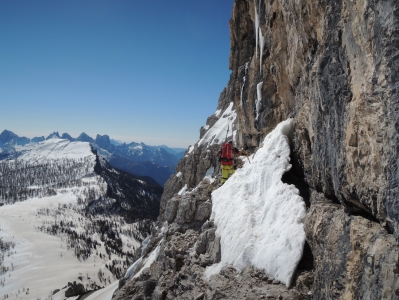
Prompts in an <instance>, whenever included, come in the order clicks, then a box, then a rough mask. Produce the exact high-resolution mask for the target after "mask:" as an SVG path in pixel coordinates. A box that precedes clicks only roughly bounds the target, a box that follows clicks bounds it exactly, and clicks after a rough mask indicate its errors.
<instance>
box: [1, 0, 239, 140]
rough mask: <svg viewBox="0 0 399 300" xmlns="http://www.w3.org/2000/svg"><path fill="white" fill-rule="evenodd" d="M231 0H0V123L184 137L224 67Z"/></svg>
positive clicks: (36, 131)
mask: <svg viewBox="0 0 399 300" xmlns="http://www.w3.org/2000/svg"><path fill="white" fill-rule="evenodd" d="M232 7H233V0H189V1H188V0H169V1H165V0H113V1H110V0H108V1H105V0H84V1H83V0H37V1H31V0H3V1H0V41H1V44H0V105H1V106H0V109H1V117H0V132H1V131H2V130H4V129H8V130H11V131H13V132H14V133H16V134H18V135H24V136H28V137H33V136H41V135H48V134H49V133H51V132H53V131H59V132H60V134H61V133H63V132H68V133H69V134H71V135H72V136H75V137H76V136H78V135H79V134H80V133H81V132H86V133H87V134H89V135H91V136H93V137H95V135H96V134H97V133H98V134H108V135H110V136H111V138H115V139H119V140H122V141H136V142H144V143H147V144H149V145H160V144H166V145H168V146H170V147H187V146H188V145H190V144H193V143H195V142H196V141H197V140H198V138H199V129H200V127H201V126H203V125H205V122H206V118H207V117H208V116H209V115H211V114H212V113H213V112H214V111H215V109H216V106H217V100H218V98H219V95H220V93H221V92H222V90H223V88H224V87H225V86H226V85H227V81H228V79H229V76H230V71H229V70H228V58H229V51H230V38H229V26H228V23H229V20H230V18H231V11H232Z"/></svg>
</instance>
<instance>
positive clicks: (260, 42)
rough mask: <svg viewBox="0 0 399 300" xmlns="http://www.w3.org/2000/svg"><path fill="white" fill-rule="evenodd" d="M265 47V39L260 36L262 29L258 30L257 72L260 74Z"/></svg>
mask: <svg viewBox="0 0 399 300" xmlns="http://www.w3.org/2000/svg"><path fill="white" fill-rule="evenodd" d="M264 47H265V37H264V36H263V34H262V29H261V28H259V50H260V51H259V52H260V57H259V72H260V73H262V57H263V48H264Z"/></svg>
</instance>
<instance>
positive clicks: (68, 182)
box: [0, 137, 162, 300]
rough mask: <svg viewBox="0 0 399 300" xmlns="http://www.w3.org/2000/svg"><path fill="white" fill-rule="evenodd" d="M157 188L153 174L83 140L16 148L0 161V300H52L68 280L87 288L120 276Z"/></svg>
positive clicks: (142, 233) (145, 226)
mask: <svg viewBox="0 0 399 300" xmlns="http://www.w3.org/2000/svg"><path fill="white" fill-rule="evenodd" d="M161 193H162V188H161V187H160V186H159V185H158V184H156V183H155V182H154V181H153V180H147V179H146V178H141V177H135V176H133V175H130V174H127V173H124V172H122V171H119V170H116V169H114V168H112V167H110V166H109V165H108V163H107V162H106V161H105V160H104V159H103V158H102V157H99V156H97V155H96V154H95V153H93V151H92V148H91V145H90V144H89V143H87V142H79V141H75V142H70V141H68V140H64V139H59V138H57V137H53V138H51V139H49V140H46V141H43V142H40V143H34V144H28V145H24V146H22V147H20V148H19V149H18V151H15V152H13V155H12V156H8V158H7V159H5V160H1V161H0V202H3V203H5V205H3V206H0V290H1V292H2V293H0V299H1V300H3V299H6V298H13V299H14V298H15V299H37V298H42V299H44V298H48V299H50V298H51V295H52V293H53V291H54V290H57V289H62V288H63V287H64V286H66V285H67V283H68V282H73V281H76V282H77V283H81V284H83V286H84V288H85V289H86V290H93V289H97V288H98V287H102V286H105V285H107V284H109V283H112V282H113V281H114V280H116V279H118V278H120V277H121V276H123V274H124V271H125V269H127V267H128V266H129V265H130V264H131V263H132V262H133V257H134V256H133V253H134V251H135V249H136V248H137V247H138V245H139V242H140V241H142V240H143V239H144V238H145V237H146V236H147V235H148V234H149V233H150V230H151V226H152V225H151V224H152V220H153V219H154V218H156V216H157V215H158V213H159V200H160V196H161ZM127 222H129V223H127ZM4 245H5V246H4ZM3 246H4V247H3ZM28 289H29V290H28ZM64 292H65V291H64ZM61 293H63V292H61ZM59 296H60V295H57V297H59ZM1 297H3V298H1ZM57 297H56V298H57ZM60 297H61V296H60ZM57 299H58V298H57ZM59 299H64V298H63V297H61V298H59Z"/></svg>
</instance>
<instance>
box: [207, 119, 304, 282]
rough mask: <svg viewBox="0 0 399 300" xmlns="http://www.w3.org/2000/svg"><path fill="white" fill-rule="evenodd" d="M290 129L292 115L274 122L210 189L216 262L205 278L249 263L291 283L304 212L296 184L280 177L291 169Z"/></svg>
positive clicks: (300, 248) (300, 251)
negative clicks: (246, 158) (245, 158)
mask: <svg viewBox="0 0 399 300" xmlns="http://www.w3.org/2000/svg"><path fill="white" fill-rule="evenodd" d="M292 130H293V129H292V119H288V120H286V121H284V122H282V123H280V124H278V125H277V127H276V128H275V129H274V130H273V131H272V132H271V133H270V134H268V135H267V136H266V138H265V140H264V143H263V147H262V148H260V149H259V150H258V151H257V153H256V155H255V157H253V158H252V159H251V163H250V164H249V163H248V162H245V165H244V167H243V168H242V169H238V170H237V171H236V172H235V174H233V176H232V177H231V178H230V179H229V180H227V182H226V183H225V184H224V185H223V186H221V187H220V188H219V189H217V190H215V191H214V192H213V193H212V216H211V219H213V220H214V222H215V225H216V226H217V231H216V235H217V236H219V237H220V238H221V262H220V263H219V264H215V265H213V266H210V267H208V268H207V269H206V271H205V278H206V279H209V278H210V276H212V275H214V274H217V273H218V272H219V271H220V270H221V268H222V267H223V266H226V265H233V266H234V267H235V268H236V269H237V270H238V271H240V270H243V269H244V268H245V267H248V266H254V267H255V268H258V269H262V270H264V271H265V272H266V273H267V274H269V275H272V276H273V277H274V278H275V279H277V280H279V281H281V282H283V283H285V284H286V285H287V286H290V284H291V281H292V277H293V274H294V272H295V269H296V267H297V265H298V263H299V261H300V259H301V258H302V254H303V247H304V244H305V231H304V229H303V222H304V218H305V215H306V207H305V203H304V201H303V199H302V198H301V197H300V196H299V191H298V189H297V188H296V187H295V186H294V185H288V184H285V183H283V182H282V181H281V178H282V176H283V174H284V173H285V172H287V171H288V170H289V169H290V168H291V164H290V163H289V162H290V147H289V141H288V137H287V136H289V135H290V134H292Z"/></svg>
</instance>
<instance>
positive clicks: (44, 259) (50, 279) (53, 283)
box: [0, 193, 140, 300]
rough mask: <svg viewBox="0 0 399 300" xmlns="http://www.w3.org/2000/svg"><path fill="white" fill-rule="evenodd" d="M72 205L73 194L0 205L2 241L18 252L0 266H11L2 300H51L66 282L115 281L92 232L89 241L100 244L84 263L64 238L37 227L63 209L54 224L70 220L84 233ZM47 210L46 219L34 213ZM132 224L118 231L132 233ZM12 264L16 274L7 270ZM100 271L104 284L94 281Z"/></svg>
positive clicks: (127, 241)
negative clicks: (27, 291)
mask: <svg viewBox="0 0 399 300" xmlns="http://www.w3.org/2000/svg"><path fill="white" fill-rule="evenodd" d="M71 205H76V197H75V195H73V194H72V193H65V194H60V195H57V196H53V197H43V198H34V199H30V200H26V201H23V202H17V203H15V204H13V205H5V206H2V207H0V229H1V231H0V237H1V238H3V241H5V242H10V241H11V242H14V243H15V247H14V249H12V251H13V252H16V253H13V254H12V255H10V256H5V258H4V265H5V266H7V267H10V271H8V272H6V273H5V274H0V280H3V279H4V280H5V284H4V286H1V287H0V299H1V300H3V299H4V297H5V295H8V296H9V298H8V299H38V298H42V299H51V297H50V295H52V292H53V291H54V290H56V289H61V288H63V287H64V286H66V285H67V283H68V282H73V281H76V282H80V283H83V285H84V286H85V287H86V286H87V285H90V284H92V283H96V284H97V285H99V286H104V285H106V283H105V279H107V283H109V282H110V281H111V282H112V281H113V280H115V278H114V276H113V275H112V273H111V272H110V271H109V270H108V269H107V268H105V264H110V260H109V257H108V256H107V255H106V252H105V250H104V245H103V243H102V242H100V237H99V235H98V234H94V235H93V236H92V239H94V240H97V241H99V242H100V244H101V246H97V250H93V253H92V255H91V256H90V257H88V259H86V260H79V259H78V258H76V256H75V255H74V252H73V249H69V250H68V249H67V248H68V246H67V243H66V241H65V237H63V236H61V237H60V236H54V235H49V234H47V233H44V232H42V231H39V230H38V229H37V228H38V227H40V226H43V225H45V226H48V225H49V224H52V223H53V222H54V220H55V219H54V214H53V213H54V212H55V211H56V212H60V207H61V208H62V210H61V211H62V215H57V217H56V219H57V221H58V222H60V221H61V220H63V221H64V222H66V221H73V227H71V229H73V230H74V231H75V232H77V233H83V232H84V230H83V225H82V222H84V220H83V219H84V218H83V216H82V215H81V214H79V213H77V212H76V211H75V210H74V209H73V206H72V207H71ZM47 209H49V211H50V214H49V215H46V214H39V215H38V211H40V210H46V211H47ZM86 221H88V220H86ZM116 221H117V222H118V220H116ZM119 224H121V223H119ZM134 226H135V225H131V224H124V225H122V226H120V227H121V230H132V229H134ZM120 236H121V239H122V241H123V250H125V251H127V250H129V251H133V250H132V247H136V248H137V247H139V245H140V244H139V243H138V242H137V241H136V240H135V239H134V238H132V237H128V236H126V235H123V234H120ZM96 252H98V255H96ZM100 254H102V258H100V256H99V255H100ZM111 259H117V260H118V259H119V257H118V256H117V255H115V254H112V255H111ZM121 259H122V260H123V259H124V258H121ZM11 265H13V266H14V270H11ZM100 269H101V271H102V272H103V273H104V275H103V278H104V279H103V281H102V282H101V281H100V280H99V278H98V272H99V270H100ZM78 277H81V279H79V278H78ZM24 288H25V291H26V290H27V289H28V288H29V293H28V294H27V293H26V292H22V291H23V289H24ZM18 291H20V292H18ZM64 298H65V297H64ZM64 298H61V299H64ZM54 299H56V298H54Z"/></svg>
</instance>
